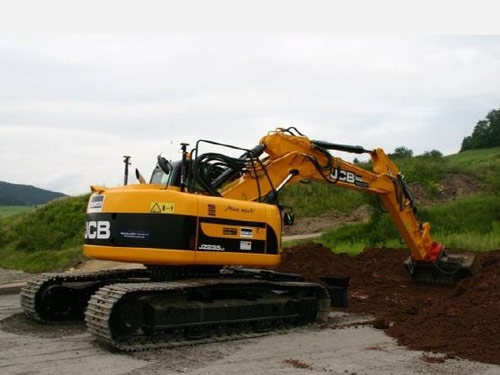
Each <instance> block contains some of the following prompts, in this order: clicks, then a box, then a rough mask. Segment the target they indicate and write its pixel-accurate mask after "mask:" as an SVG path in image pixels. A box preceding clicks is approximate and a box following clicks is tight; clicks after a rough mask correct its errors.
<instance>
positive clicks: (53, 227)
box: [0, 195, 89, 272]
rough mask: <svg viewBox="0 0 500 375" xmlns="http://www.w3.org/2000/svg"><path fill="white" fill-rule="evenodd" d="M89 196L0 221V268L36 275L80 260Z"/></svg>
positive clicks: (51, 204) (70, 199)
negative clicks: (35, 273) (19, 270)
mask: <svg viewBox="0 0 500 375" xmlns="http://www.w3.org/2000/svg"><path fill="white" fill-rule="evenodd" d="M88 197H89V196H88V195H84V196H80V197H70V198H66V199H62V200H56V201H54V202H52V203H50V204H47V205H45V206H43V207H40V208H38V209H36V210H35V211H33V212H31V213H21V214H18V215H15V216H10V217H6V218H2V219H0V267H4V268H16V269H22V270H24V271H28V272H39V271H47V270H53V269H62V268H64V267H66V266H68V265H71V264H72V263H75V262H77V261H78V259H81V257H82V255H81V247H82V244H83V228H84V224H85V210H86V207H87V201H88Z"/></svg>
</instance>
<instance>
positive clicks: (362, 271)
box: [279, 243, 500, 364]
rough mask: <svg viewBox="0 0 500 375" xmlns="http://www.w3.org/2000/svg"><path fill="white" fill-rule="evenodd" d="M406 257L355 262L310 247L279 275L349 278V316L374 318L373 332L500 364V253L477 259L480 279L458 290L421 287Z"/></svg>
mask: <svg viewBox="0 0 500 375" xmlns="http://www.w3.org/2000/svg"><path fill="white" fill-rule="evenodd" d="M407 257H408V253H407V252H405V251H403V250H395V249H366V250H365V251H364V252H363V253H361V254H359V255H357V256H354V257H350V256H348V255H346V254H334V253H332V252H331V251H330V250H328V249H326V248H324V247H323V246H321V245H319V244H313V243H309V244H304V245H298V246H295V247H292V248H290V249H287V250H286V251H285V253H284V255H283V261H282V265H281V266H280V268H279V270H280V271H283V272H295V273H300V274H302V275H304V276H305V277H306V278H307V279H308V280H310V281H314V282H318V281H319V279H318V277H319V276H322V275H325V276H347V275H349V276H350V277H351V282H350V287H349V303H350V307H349V310H350V311H352V312H364V313H371V314H374V315H375V316H376V320H375V322H374V326H376V328H382V329H385V330H386V332H387V333H388V334H389V335H391V336H393V337H395V338H396V339H397V340H398V342H399V343H401V344H403V345H406V346H408V347H410V348H413V349H418V350H427V351H438V352H442V353H446V354H448V355H449V356H450V357H452V356H460V357H463V358H468V359H472V360H477V361H482V362H488V363H495V364H500V250H497V251H493V252H489V253H484V254H478V255H477V257H478V258H479V259H478V260H479V262H480V264H481V269H480V270H479V272H478V274H477V275H476V276H475V277H474V278H470V279H465V280H462V281H461V282H460V283H459V284H458V285H457V286H456V287H455V288H452V287H443V286H434V285H416V284H415V283H413V281H412V280H411V278H410V276H409V275H408V273H407V272H406V270H405V268H404V267H403V261H404V260H405V259H406V258H407Z"/></svg>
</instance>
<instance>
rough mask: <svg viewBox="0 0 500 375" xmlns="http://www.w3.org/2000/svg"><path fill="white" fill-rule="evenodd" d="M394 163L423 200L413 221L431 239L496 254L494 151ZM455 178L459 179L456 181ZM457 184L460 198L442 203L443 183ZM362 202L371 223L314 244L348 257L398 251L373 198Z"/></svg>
mask: <svg viewBox="0 0 500 375" xmlns="http://www.w3.org/2000/svg"><path fill="white" fill-rule="evenodd" d="M396 163H397V164H398V165H399V167H400V169H401V171H403V173H404V174H405V176H406V179H407V181H408V182H410V183H412V184H416V186H417V187H421V188H422V191H424V192H425V194H426V196H427V198H429V203H428V204H427V205H423V206H421V207H419V217H420V219H421V220H422V221H428V222H430V223H431V225H432V232H433V236H434V237H435V238H436V239H437V240H438V241H440V242H442V243H444V244H445V245H446V246H447V247H448V248H452V249H464V250H471V251H485V250H493V249H498V248H500V195H499V193H498V192H499V191H500V147H496V148H491V149H482V150H470V151H465V152H462V153H459V154H455V155H450V156H446V157H442V158H439V157H438V158H425V157H415V158H408V159H401V160H396ZM458 176H461V178H460V179H457V178H456V177H458ZM460 180H462V185H463V186H462V188H463V189H464V191H465V193H464V195H462V196H460V195H458V196H454V195H453V194H451V195H449V196H446V195H445V194H444V197H443V191H442V190H443V186H446V184H447V181H452V183H453V182H455V183H457V181H460ZM455 193H456V192H455ZM297 194H298V193H297V192H294V195H297ZM314 194H315V192H314V191H313V192H312V195H314ZM334 194H335V198H331V200H332V201H333V200H337V201H339V200H344V199H346V200H348V199H350V195H351V194H352V193H349V194H346V193H344V192H340V191H338V192H335V193H334ZM365 199H366V202H367V203H368V204H371V205H372V206H373V214H372V217H371V219H370V220H369V221H368V222H367V223H359V224H353V225H345V226H342V227H339V228H336V229H334V230H331V231H328V232H327V233H325V234H324V235H323V236H321V237H320V238H319V239H318V242H321V243H322V244H324V245H325V246H327V247H330V248H332V249H335V250H336V251H346V252H349V253H358V252H360V251H362V250H363V248H365V247H366V246H389V247H404V246H405V245H404V244H402V243H401V242H400V240H399V238H400V236H399V233H398V232H397V230H396V228H395V226H394V225H393V223H392V220H391V218H390V216H389V215H388V214H386V213H382V212H381V211H380V209H379V207H378V205H377V204H374V202H376V201H375V200H374V199H373V198H365ZM318 206H320V205H318ZM325 206H328V204H325ZM301 210H302V208H300V209H299V212H301ZM307 210H308V209H307V208H305V211H307Z"/></svg>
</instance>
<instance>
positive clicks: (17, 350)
mask: <svg viewBox="0 0 500 375" xmlns="http://www.w3.org/2000/svg"><path fill="white" fill-rule="evenodd" d="M367 318H368V317H363V316H359V315H352V314H344V313H338V312H337V313H332V315H331V318H330V321H329V324H328V326H327V327H326V328H320V327H318V326H317V325H313V326H308V327H304V328H300V329H295V330H292V331H290V332H288V333H285V334H272V335H269V336H266V337H261V338H254V339H250V340H240V341H233V342H226V343H218V344H207V345H199V346H192V347H184V348H177V349H173V350H160V351H154V352H143V353H133V354H123V353H113V352H110V351H108V350H107V349H105V348H102V347H100V346H99V345H97V344H96V343H95V342H94V340H93V339H92V337H91V336H90V334H89V333H88V332H87V331H86V330H85V327H84V325H83V324H65V325H41V324H37V323H35V322H32V321H29V320H27V319H26V318H25V317H24V316H23V315H22V314H21V308H20V306H19V296H17V295H2V296H0V374H2V375H21V374H30V375H53V374H66V375H73V374H75V375H76V374H78V375H86V374H100V375H132V374H134V375H161V374H179V373H183V374H189V375H202V374H203V375H210V374H214V375H220V374H227V375H231V374H234V375H248V374H263V375H276V374H292V375H293V374H338V375H346V374H348V375H365V374H366V375H382V374H383V375H387V374H395V375H396V374H398V375H399V374H405V375H406V374H408V375H413V374H415V375H416V374H424V375H426V374H427V375H431V374H432V375H459V374H484V375H497V374H499V373H500V366H496V365H487V364H483V363H478V362H471V361H466V360H457V359H447V358H444V357H443V356H441V355H433V354H429V353H423V352H419V351H410V350H407V349H405V348H404V347H401V346H398V345H397V344H396V343H395V341H394V340H392V339H391V338H389V337H387V336H386V335H385V334H384V333H383V331H381V330H376V329H373V328H370V327H367V326H363V325H358V326H357V327H356V326H355V325H353V324H352V323H353V322H359V321H364V320H366V319H367Z"/></svg>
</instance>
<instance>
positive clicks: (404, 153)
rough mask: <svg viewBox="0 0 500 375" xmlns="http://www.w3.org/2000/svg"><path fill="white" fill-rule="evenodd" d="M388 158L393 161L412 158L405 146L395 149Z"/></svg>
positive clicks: (410, 152)
mask: <svg viewBox="0 0 500 375" xmlns="http://www.w3.org/2000/svg"><path fill="white" fill-rule="evenodd" d="M389 156H390V157H392V158H395V159H402V158H411V157H412V156H413V151H412V150H410V149H409V148H407V147H405V146H400V147H396V148H395V149H394V152H393V153H392V154H389Z"/></svg>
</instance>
